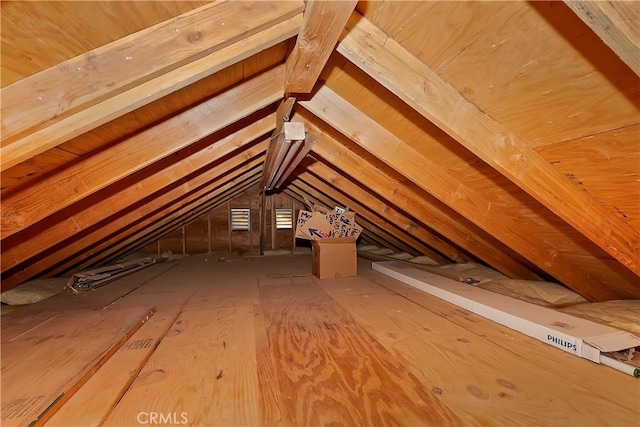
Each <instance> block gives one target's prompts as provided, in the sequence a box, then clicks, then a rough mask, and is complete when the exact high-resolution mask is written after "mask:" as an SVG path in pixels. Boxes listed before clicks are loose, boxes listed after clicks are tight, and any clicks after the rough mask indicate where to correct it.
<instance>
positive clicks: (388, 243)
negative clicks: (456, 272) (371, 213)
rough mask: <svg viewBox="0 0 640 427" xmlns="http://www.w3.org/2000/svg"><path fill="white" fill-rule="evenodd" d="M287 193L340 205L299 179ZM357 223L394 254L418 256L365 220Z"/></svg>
mask: <svg viewBox="0 0 640 427" xmlns="http://www.w3.org/2000/svg"><path fill="white" fill-rule="evenodd" d="M287 191H294V192H296V193H297V194H299V195H301V197H303V199H304V198H306V199H307V200H310V201H312V202H313V203H316V204H319V205H321V206H333V205H335V204H340V203H341V202H340V201H339V200H335V199H333V198H331V197H329V196H327V195H326V194H324V193H322V192H321V191H319V190H317V189H316V188H314V187H313V186H311V185H308V184H307V183H305V182H303V181H301V180H299V179H296V180H295V181H294V182H292V183H291V185H289V186H287ZM357 221H358V223H359V224H360V225H361V226H362V228H363V233H365V234H369V235H374V236H376V238H377V240H378V241H379V242H380V243H384V247H387V248H389V249H392V250H393V251H394V252H407V253H410V254H412V255H419V254H420V251H418V250H416V249H415V248H413V247H411V246H409V245H408V244H407V243H406V242H404V241H402V240H400V239H398V238H397V237H395V236H393V235H392V234H390V233H389V232H387V231H386V230H385V229H383V228H380V227H378V226H377V225H376V224H374V223H372V222H370V221H368V220H367V219H366V218H364V217H362V216H360V217H359V218H358V219H357Z"/></svg>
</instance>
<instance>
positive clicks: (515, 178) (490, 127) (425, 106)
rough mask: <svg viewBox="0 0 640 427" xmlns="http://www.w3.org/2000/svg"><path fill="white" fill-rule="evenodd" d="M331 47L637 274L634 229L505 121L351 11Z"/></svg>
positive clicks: (638, 244) (639, 249)
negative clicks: (507, 127)
mask: <svg viewBox="0 0 640 427" xmlns="http://www.w3.org/2000/svg"><path fill="white" fill-rule="evenodd" d="M347 27H348V29H349V31H345V33H343V37H342V40H341V42H340V43H339V45H338V51H339V52H340V53H341V54H342V55H344V56H345V57H346V58H347V59H349V60H350V61H351V62H353V63H354V64H355V65H357V66H358V67H360V68H361V69H362V70H363V71H365V72H366V73H367V74H369V75H370V76H371V77H372V78H374V79H375V80H377V81H378V82H379V83H380V84H382V85H383V86H384V87H386V88H387V89H388V90H390V91H391V92H393V93H394V94H395V95H396V96H398V97H399V98H400V99H402V100H403V101H405V102H406V103H407V104H409V105H410V106H411V107H412V108H414V109H415V110H416V111H417V112H419V113H420V114H422V115H423V116H424V117H425V118H427V119H429V120H430V121H431V122H433V123H435V124H436V125H437V126H439V127H440V128H441V129H442V130H444V131H445V132H446V133H448V134H449V135H450V136H451V137H452V138H454V139H455V140H457V141H458V142H459V143H461V144H462V145H463V146H464V147H466V148H467V149H469V150H470V151H471V152H473V153H474V154H476V155H477V156H478V157H480V158H481V159H482V160H483V161H485V162H486V163H487V164H489V165H491V166H492V167H494V168H495V169H496V170H498V171H499V172H500V173H502V174H503V175H504V176H505V177H507V178H508V179H510V180H511V181H512V182H513V183H515V184H516V185H518V186H519V187H520V188H522V189H523V190H524V191H526V192H527V193H528V194H530V195H531V196H533V197H534V198H535V199H536V200H538V201H539V202H540V203H542V204H543V205H544V206H546V207H547V208H548V209H550V210H551V211H552V212H554V213H555V214H556V215H558V216H559V217H560V218H562V219H563V220H564V221H566V222H567V223H568V224H570V225H571V226H573V227H574V228H575V229H576V230H578V231H579V232H581V233H582V234H583V235H584V236H586V237H587V238H588V239H590V240H591V241H592V242H594V243H595V244H597V245H598V246H600V247H601V248H602V249H604V250H605V251H607V252H608V253H609V254H610V255H611V256H613V257H614V258H616V259H617V260H618V261H620V263H621V264H622V265H624V266H625V267H627V268H629V269H630V270H631V271H633V272H635V273H636V274H637V275H640V263H639V261H638V260H640V235H639V233H638V232H637V231H635V230H634V229H633V228H632V227H631V226H630V225H629V224H628V223H627V222H626V221H625V220H624V219H622V218H621V217H620V216H619V215H618V214H616V213H613V212H611V211H609V210H608V209H607V208H606V207H605V206H604V205H602V204H601V203H599V202H597V201H596V200H594V199H593V198H592V197H591V196H590V195H589V194H588V193H586V192H584V191H582V189H581V188H579V187H577V186H575V185H574V184H573V183H572V182H571V181H570V180H569V179H568V178H567V177H565V176H563V175H562V174H561V173H560V172H559V171H558V170H557V169H556V168H555V167H554V166H553V165H552V164H551V163H549V162H548V161H547V160H545V159H544V158H543V157H542V156H540V155H539V154H538V153H537V152H536V151H535V150H534V149H533V148H532V147H530V146H529V145H527V143H526V142H525V141H522V140H521V139H520V138H519V137H518V136H517V135H515V134H513V133H512V132H510V131H509V129H506V128H505V126H504V125H502V124H501V123H499V122H498V121H496V120H495V119H493V118H492V117H490V116H488V115H487V114H485V113H484V112H483V111H482V110H480V109H479V108H478V107H477V106H476V105H474V104H473V103H471V102H470V101H468V100H467V99H466V98H465V97H464V95H462V94H461V93H460V92H458V91H457V90H456V89H455V88H454V87H453V86H451V85H450V84H449V83H448V82H447V81H445V80H443V79H442V78H441V77H440V76H439V75H438V74H437V73H436V72H435V71H434V70H432V69H431V68H429V67H428V66H427V65H425V64H424V63H422V62H421V61H420V60H419V59H418V58H416V57H415V56H413V55H412V54H411V53H410V52H408V51H407V50H406V49H404V48H403V47H402V46H401V45H400V44H399V43H397V42H396V41H395V40H393V39H392V38H390V37H389V36H387V35H386V34H385V33H384V32H383V31H382V30H381V29H380V28H378V27H376V26H375V25H373V24H372V23H371V22H370V21H369V20H367V19H366V18H364V17H362V16H360V15H359V14H357V13H355V12H354V14H353V15H352V16H351V18H350V20H349V23H348V25H347Z"/></svg>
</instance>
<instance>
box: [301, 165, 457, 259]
mask: <svg viewBox="0 0 640 427" xmlns="http://www.w3.org/2000/svg"><path fill="white" fill-rule="evenodd" d="M307 170H308V171H309V172H311V173H309V172H303V173H300V174H299V175H298V177H299V178H300V179H301V180H303V181H305V182H307V183H310V184H311V185H313V186H315V187H316V188H318V189H320V190H321V191H322V192H324V193H325V194H327V195H328V196H330V197H334V198H339V197H342V198H343V200H344V201H345V203H344V205H345V206H349V207H350V208H351V209H352V210H354V211H356V212H358V213H360V215H362V216H365V217H367V218H368V219H370V220H371V221H372V222H375V218H376V215H381V216H383V217H384V219H386V220H387V221H389V222H390V224H389V225H386V226H385V227H384V228H385V229H386V230H387V231H389V232H392V230H393V231H396V230H399V231H400V232H404V235H405V237H404V238H403V234H398V233H397V232H395V234H396V235H397V237H398V238H401V239H402V240H403V241H405V242H407V243H410V242H411V241H412V240H413V239H415V240H417V241H418V242H419V246H416V248H420V247H424V246H426V247H427V250H426V251H424V252H422V253H423V254H424V255H428V256H429V257H430V258H432V259H433V260H434V261H436V262H438V263H441V264H447V263H449V262H451V261H452V260H460V262H464V261H466V260H469V258H467V257H466V256H465V255H463V254H462V253H460V252H459V251H458V249H457V248H456V247H455V246H451V244H450V243H449V242H447V241H444V240H443V239H441V238H440V237H439V236H436V235H434V234H432V232H430V231H428V230H427V229H425V228H422V227H420V226H419V225H418V224H416V223H415V222H414V221H413V220H412V219H411V218H408V217H407V216H406V215H405V214H403V213H401V212H399V211H397V210H396V209H395V208H393V207H392V206H389V205H387V204H386V203H384V202H382V201H380V200H378V199H376V198H375V196H373V195H371V194H370V193H367V192H365V191H364V190H363V189H360V188H358V186H357V185H356V184H354V183H353V182H352V181H350V180H349V179H348V178H345V177H344V176H342V175H341V174H339V173H337V172H335V171H333V170H331V169H330V168H328V167H327V165H325V164H323V163H320V162H318V163H314V164H311V165H309V166H308V167H307ZM321 179H322V181H321ZM323 181H324V183H323ZM328 185H331V187H328ZM332 187H333V188H332ZM329 188H330V190H329ZM334 189H335V190H334ZM337 189H339V191H338V190H337ZM339 195H340V196H339Z"/></svg>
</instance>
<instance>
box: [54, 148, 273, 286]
mask: <svg viewBox="0 0 640 427" xmlns="http://www.w3.org/2000/svg"><path fill="white" fill-rule="evenodd" d="M260 160H261V158H260V157H258V158H256V159H254V160H253V161H251V162H249V163H248V164H246V165H244V167H242V168H239V169H237V170H235V171H234V172H233V173H229V174H228V175H223V176H219V177H217V178H216V179H214V180H212V181H211V182H210V183H209V184H207V185H206V186H204V187H200V189H199V190H197V191H196V192H191V193H190V194H188V196H187V197H180V198H178V199H174V201H172V202H169V203H168V204H167V203H164V204H161V203H159V205H161V206H159V207H157V209H155V210H154V211H153V212H152V213H151V214H150V215H146V216H145V217H142V218H140V216H138V221H137V222H135V223H134V224H133V225H132V226H130V227H119V228H116V227H113V228H114V229H115V231H114V232H112V233H111V234H109V235H108V236H106V237H104V238H102V239H100V240H98V241H95V240H94V241H93V242H90V246H88V247H87V248H86V249H84V250H81V251H77V250H76V253H75V254H74V255H73V256H72V257H68V258H66V259H64V260H63V261H62V262H58V263H57V264H55V265H54V267H53V268H52V269H49V270H48V271H47V276H50V275H53V276H56V275H59V274H62V273H65V272H69V271H79V270H83V269H86V268H88V267H91V266H93V265H97V264H98V263H100V262H101V261H102V260H104V259H105V258H107V257H109V256H110V255H112V254H113V253H114V252H116V251H117V250H118V249H120V248H122V247H123V246H124V245H125V244H128V243H131V242H132V241H133V240H132V239H133V238H132V236H134V235H137V236H140V235H144V234H146V233H148V232H149V230H153V229H155V227H157V226H158V225H160V224H166V223H167V222H168V221H171V220H173V219H175V218H177V217H179V216H180V215H184V214H185V213H186V212H188V210H189V209H191V208H192V207H193V206H195V204H197V203H206V202H207V201H209V200H212V199H213V198H215V197H217V196H219V195H220V194H221V193H222V192H224V191H227V190H231V189H233V188H234V187H236V186H238V185H239V184H242V183H244V182H245V181H246V180H247V179H248V178H249V177H250V176H253V173H254V171H255V169H257V168H259V167H260ZM174 197H175V195H174ZM140 219H141V220H140ZM138 233H141V234H138ZM103 234H104V233H103Z"/></svg>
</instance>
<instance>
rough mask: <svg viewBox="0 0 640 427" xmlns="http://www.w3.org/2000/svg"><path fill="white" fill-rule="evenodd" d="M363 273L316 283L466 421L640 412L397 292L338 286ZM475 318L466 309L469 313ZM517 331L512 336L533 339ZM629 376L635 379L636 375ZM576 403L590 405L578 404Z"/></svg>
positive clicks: (595, 420)
mask: <svg viewBox="0 0 640 427" xmlns="http://www.w3.org/2000/svg"><path fill="white" fill-rule="evenodd" d="M359 280H361V279H359V278H353V279H347V280H345V281H342V282H338V281H335V280H333V281H332V280H328V281H317V283H318V284H319V285H320V286H321V287H322V289H323V290H324V291H326V292H327V293H328V294H329V295H330V296H331V297H332V298H333V299H335V300H336V301H337V302H338V303H339V304H340V305H341V307H342V308H343V309H345V310H347V311H348V312H349V314H350V315H352V316H353V317H354V318H355V319H356V321H357V322H358V323H359V324H361V325H362V326H363V328H364V329H365V330H366V331H367V332H368V333H370V334H372V335H373V336H374V337H375V338H376V339H377V340H378V341H379V342H380V343H381V344H382V345H383V346H384V347H385V348H386V349H387V351H389V352H391V353H392V354H394V356H395V357H396V358H398V359H400V360H404V361H405V363H406V366H407V368H408V369H410V370H412V371H418V372H419V374H417V375H416V376H417V377H418V378H420V380H421V381H423V382H424V383H425V384H426V385H427V386H428V387H430V389H431V391H432V392H433V393H434V394H435V395H438V396H439V398H440V399H441V402H442V403H443V404H444V405H446V406H447V407H449V408H450V409H451V410H452V411H454V412H455V413H456V415H457V416H459V417H460V418H461V419H462V420H463V423H464V424H468V425H485V424H496V425H512V424H516V425H534V424H535V425H557V424H558V423H561V424H565V423H566V424H572V423H574V424H576V425H600V424H607V423H611V421H612V420H611V419H610V416H611V414H616V416H617V417H619V418H618V419H616V420H615V422H613V423H614V424H621V425H630V424H632V423H633V422H634V421H633V420H634V419H637V416H638V412H637V409H635V408H633V406H631V407H630V406H627V405H625V404H622V403H619V402H618V401H617V399H616V398H615V397H613V396H610V397H609V398H606V399H602V398H601V397H596V396H594V395H593V393H592V391H591V390H588V389H585V388H584V387H582V386H580V385H577V384H575V383H573V382H572V381H571V380H568V379H566V378H558V377H556V376H555V375H553V374H550V373H544V372H540V371H538V370H537V369H536V368H537V366H536V362H535V361H534V360H531V359H530V358H529V355H528V354H526V353H522V352H516V353H515V354H514V353H511V352H510V351H507V350H506V349H504V348H501V347H499V346H496V345H495V344H494V343H492V342H490V341H488V340H486V339H484V338H482V337H481V336H478V335H476V334H475V333H473V332H470V331H468V330H466V329H465V328H463V327H460V326H459V325H457V324H454V323H452V322H450V321H448V320H446V319H443V318H442V317H440V316H438V315H437V314H435V313H433V312H431V311H430V310H428V309H425V308H423V307H420V306H419V305H417V304H414V303H413V302H412V301H410V300H407V299H405V298H402V297H401V296H399V295H396V296H389V295H383V294H365V295H354V296H350V295H344V293H342V292H339V291H334V288H336V287H340V288H341V287H345V286H350V285H351V283H352V282H358V281H359ZM431 298H434V299H435V297H431ZM474 317H476V316H474V315H472V314H469V318H470V320H474ZM512 335H514V338H513V340H514V341H521V340H525V339H528V338H525V337H524V336H522V335H520V334H517V333H515V332H514V333H513V334H512ZM574 359H575V357H574ZM434 366H438V369H433V367H434ZM480 366H482V368H481V369H479V368H478V367H480ZM593 369H594V370H597V373H596V375H602V377H604V376H605V375H606V374H610V375H621V374H619V373H614V372H608V371H606V368H605V367H603V366H594V367H593ZM603 371H604V372H603ZM461 372H464V375H460V373H461ZM626 379H627V381H626V382H627V383H628V384H629V385H631V382H632V381H633V378H631V377H629V378H626ZM542 384H544V385H542ZM589 401H590V403H587V402H589ZM578 402H579V404H580V405H583V404H585V407H584V408H581V409H577V408H575V407H574V406H575V405H577V404H578ZM527 408H529V409H527ZM605 408H606V409H605Z"/></svg>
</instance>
